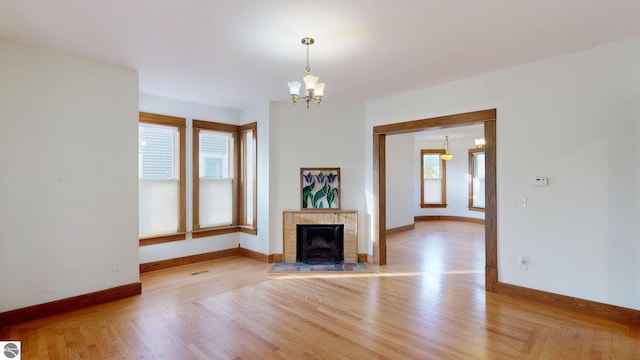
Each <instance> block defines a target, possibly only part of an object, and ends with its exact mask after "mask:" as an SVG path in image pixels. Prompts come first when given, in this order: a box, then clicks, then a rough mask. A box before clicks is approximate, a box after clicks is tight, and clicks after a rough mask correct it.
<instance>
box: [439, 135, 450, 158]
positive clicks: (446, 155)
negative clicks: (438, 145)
mask: <svg viewBox="0 0 640 360" xmlns="http://www.w3.org/2000/svg"><path fill="white" fill-rule="evenodd" d="M442 147H443V148H444V154H442V155H440V158H441V159H442V160H444V161H447V160H451V159H453V154H452V153H451V147H450V146H449V136H445V137H444V144H442Z"/></svg>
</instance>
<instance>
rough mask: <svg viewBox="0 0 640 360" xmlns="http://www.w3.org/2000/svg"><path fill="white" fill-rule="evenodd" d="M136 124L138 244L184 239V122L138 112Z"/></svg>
mask: <svg viewBox="0 0 640 360" xmlns="http://www.w3.org/2000/svg"><path fill="white" fill-rule="evenodd" d="M139 121H140V123H139V125H138V179H139V189H138V196H139V199H138V200H139V205H138V206H139V208H138V212H139V214H138V216H139V222H138V233H139V237H140V244H141V245H146V244H154V243H159V242H165V241H172V240H181V239H184V238H185V231H186V230H185V225H186V219H185V208H186V206H185V204H186V199H185V193H186V190H185V189H186V187H185V161H184V156H185V119H183V118H176V117H171V116H163V115H156V114H149V113H143V112H141V113H140V114H139Z"/></svg>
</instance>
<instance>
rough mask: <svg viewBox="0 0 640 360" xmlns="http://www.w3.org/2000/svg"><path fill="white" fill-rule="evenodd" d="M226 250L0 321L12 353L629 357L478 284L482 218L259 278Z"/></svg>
mask: <svg viewBox="0 0 640 360" xmlns="http://www.w3.org/2000/svg"><path fill="white" fill-rule="evenodd" d="M270 267H271V265H269V264H264V263H260V262H258V261H255V260H252V259H249V258H245V257H240V256H234V257H229V258H224V259H219V260H215V261H208V262H202V263H198V264H192V265H186V266H182V267H176V268H172V269H166V270H159V271H155V272H150V273H145V274H142V276H141V280H142V283H143V294H142V295H141V296H136V297H133V298H128V299H124V300H120V301H115V302H112V303H108V304H103V305H99V306H94V307H91V308H87V309H83V310H78V311H73V312H70V313H66V314H62V315H56V316H52V317H49V318H45V319H39V320H36V321H31V322H28V323H23V324H19V325H16V326H12V327H9V328H4V329H1V330H0V339H13V340H21V341H22V346H23V359H143V358H144V359H640V329H639V328H637V327H629V326H626V325H622V324H618V323H615V322H611V321H608V320H604V319H600V318H596V317H592V316H588V315H582V314H577V313H572V312H569V311H566V310H561V309H558V308H554V307H551V306H546V305H540V304H536V303H530V302H526V301H522V300H518V299H515V298H511V297H508V296H504V295H498V294H492V293H486V292H485V291H484V274H483V268H484V239H483V227H482V225H477V224H469V223H459V222H449V221H433V222H420V223H417V224H416V229H415V230H411V231H407V232H403V233H400V234H396V235H392V236H390V237H389V238H388V265H386V266H383V267H374V266H371V268H372V272H370V273H358V274H355V273H354V274H345V273H341V274H269V273H268V270H269V269H270Z"/></svg>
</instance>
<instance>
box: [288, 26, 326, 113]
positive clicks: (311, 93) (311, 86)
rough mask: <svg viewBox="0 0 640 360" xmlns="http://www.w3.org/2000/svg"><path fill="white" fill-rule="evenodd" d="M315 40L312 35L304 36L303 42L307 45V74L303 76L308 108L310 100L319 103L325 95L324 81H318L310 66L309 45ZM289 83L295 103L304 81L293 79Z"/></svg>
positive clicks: (305, 99) (290, 93) (290, 92)
mask: <svg viewBox="0 0 640 360" xmlns="http://www.w3.org/2000/svg"><path fill="white" fill-rule="evenodd" d="M313 43H315V40H314V39H313V38H310V37H305V38H302V44H303V45H306V46H307V66H306V67H305V76H304V78H302V81H304V95H303V96H304V101H306V103H307V109H308V108H309V102H311V100H315V101H316V103H318V105H320V102H321V101H322V97H323V96H324V85H325V84H324V83H318V80H319V79H320V78H318V77H317V76H315V75H311V67H310V66H309V45H313ZM287 85H289V95H291V99H292V100H293V105H295V104H296V103H297V102H298V99H299V98H300V93H301V90H302V83H300V82H299V81H291V82H288V83H287Z"/></svg>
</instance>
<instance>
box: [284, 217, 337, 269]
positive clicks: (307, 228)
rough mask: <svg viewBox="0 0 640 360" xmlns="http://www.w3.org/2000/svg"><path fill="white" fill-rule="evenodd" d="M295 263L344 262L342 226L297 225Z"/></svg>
mask: <svg viewBox="0 0 640 360" xmlns="http://www.w3.org/2000/svg"><path fill="white" fill-rule="evenodd" d="M296 228H297V232H296V250H297V251H296V254H297V255H296V261H297V262H301V263H305V264H341V263H343V262H344V224H298V225H297V227H296Z"/></svg>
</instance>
